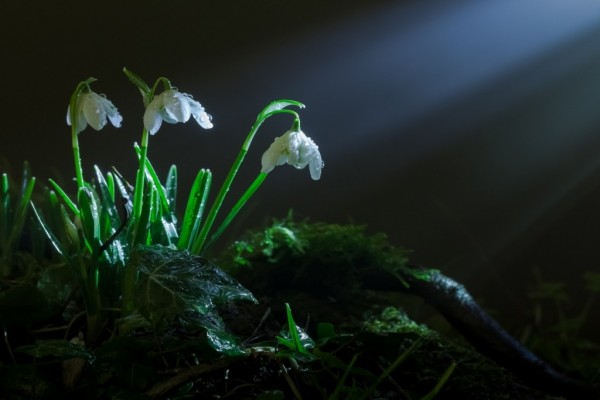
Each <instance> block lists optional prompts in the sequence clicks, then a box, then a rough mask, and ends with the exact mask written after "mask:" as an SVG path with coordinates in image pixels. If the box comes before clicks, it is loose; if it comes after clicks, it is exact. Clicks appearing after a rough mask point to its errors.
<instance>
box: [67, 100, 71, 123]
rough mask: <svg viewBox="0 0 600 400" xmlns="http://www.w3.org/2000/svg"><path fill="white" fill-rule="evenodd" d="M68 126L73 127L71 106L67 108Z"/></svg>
mask: <svg viewBox="0 0 600 400" xmlns="http://www.w3.org/2000/svg"><path fill="white" fill-rule="evenodd" d="M67 125H69V126H71V105H70V104H69V105H68V106H67Z"/></svg>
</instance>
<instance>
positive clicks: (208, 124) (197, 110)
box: [190, 100, 213, 129]
mask: <svg viewBox="0 0 600 400" xmlns="http://www.w3.org/2000/svg"><path fill="white" fill-rule="evenodd" d="M190 108H191V110H192V117H194V119H195V120H196V122H197V123H198V125H200V126H201V127H203V128H204V129H210V128H212V127H213V124H212V117H211V116H210V115H209V114H207V113H206V111H204V107H202V105H200V103H198V102H197V101H195V100H191V101H190Z"/></svg>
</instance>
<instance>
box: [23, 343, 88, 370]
mask: <svg viewBox="0 0 600 400" xmlns="http://www.w3.org/2000/svg"><path fill="white" fill-rule="evenodd" d="M15 350H16V351H18V352H21V353H25V354H29V355H30V356H33V357H36V358H42V357H56V358H58V359H60V360H62V361H64V360H70V359H72V358H83V359H84V360H86V361H87V362H89V363H90V364H92V363H94V362H95V360H96V357H95V356H94V354H93V353H92V352H90V351H89V350H88V349H86V348H85V347H83V346H80V345H78V344H74V343H71V342H69V341H68V340H54V339H53V340H39V341H37V342H36V343H35V344H32V345H28V346H21V347H18V348H17V349H15Z"/></svg>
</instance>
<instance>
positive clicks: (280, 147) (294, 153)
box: [262, 130, 324, 180]
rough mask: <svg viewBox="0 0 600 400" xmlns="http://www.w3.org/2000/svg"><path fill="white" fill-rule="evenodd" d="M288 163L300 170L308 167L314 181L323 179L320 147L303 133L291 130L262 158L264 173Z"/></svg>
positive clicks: (276, 141)
mask: <svg viewBox="0 0 600 400" xmlns="http://www.w3.org/2000/svg"><path fill="white" fill-rule="evenodd" d="M285 163H288V164H290V165H293V166H294V167H296V168H298V169H302V168H304V167H306V166H307V165H308V169H309V170H310V176H311V178H312V179H314V180H319V179H320V178H321V170H322V169H323V165H324V164H323V160H322V159H321V153H319V147H318V146H317V145H316V144H315V142H313V140H312V139H311V138H309V137H308V136H306V135H305V134H304V132H302V131H294V130H289V131H287V132H286V133H284V134H283V135H282V136H280V137H278V138H275V141H274V142H273V143H272V144H271V146H270V147H269V148H268V149H267V151H265V153H264V154H263V156H262V172H265V173H267V172H271V171H272V170H273V168H275V167H276V166H278V165H283V164H285Z"/></svg>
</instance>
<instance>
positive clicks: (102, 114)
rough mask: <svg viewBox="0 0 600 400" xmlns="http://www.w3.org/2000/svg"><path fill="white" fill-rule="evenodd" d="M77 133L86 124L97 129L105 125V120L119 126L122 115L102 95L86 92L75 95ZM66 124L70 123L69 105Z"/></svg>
mask: <svg viewBox="0 0 600 400" xmlns="http://www.w3.org/2000/svg"><path fill="white" fill-rule="evenodd" d="M75 108H76V115H77V133H79V132H81V131H83V130H84V129H85V128H87V126H88V124H89V125H90V126H91V127H92V128H94V129H95V130H97V131H99V130H100V129H102V128H104V126H105V125H106V120H107V118H108V120H110V122H111V123H112V124H113V125H114V126H115V127H116V128H119V127H120V126H121V122H122V121H123V117H121V114H119V112H118V111H117V108H116V107H115V106H114V105H113V103H112V102H111V101H110V100H108V99H107V98H106V97H104V96H103V95H99V94H98V93H95V92H91V91H90V92H86V93H82V94H80V95H79V96H77V102H76V106H75ZM67 125H71V105H69V107H67Z"/></svg>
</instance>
